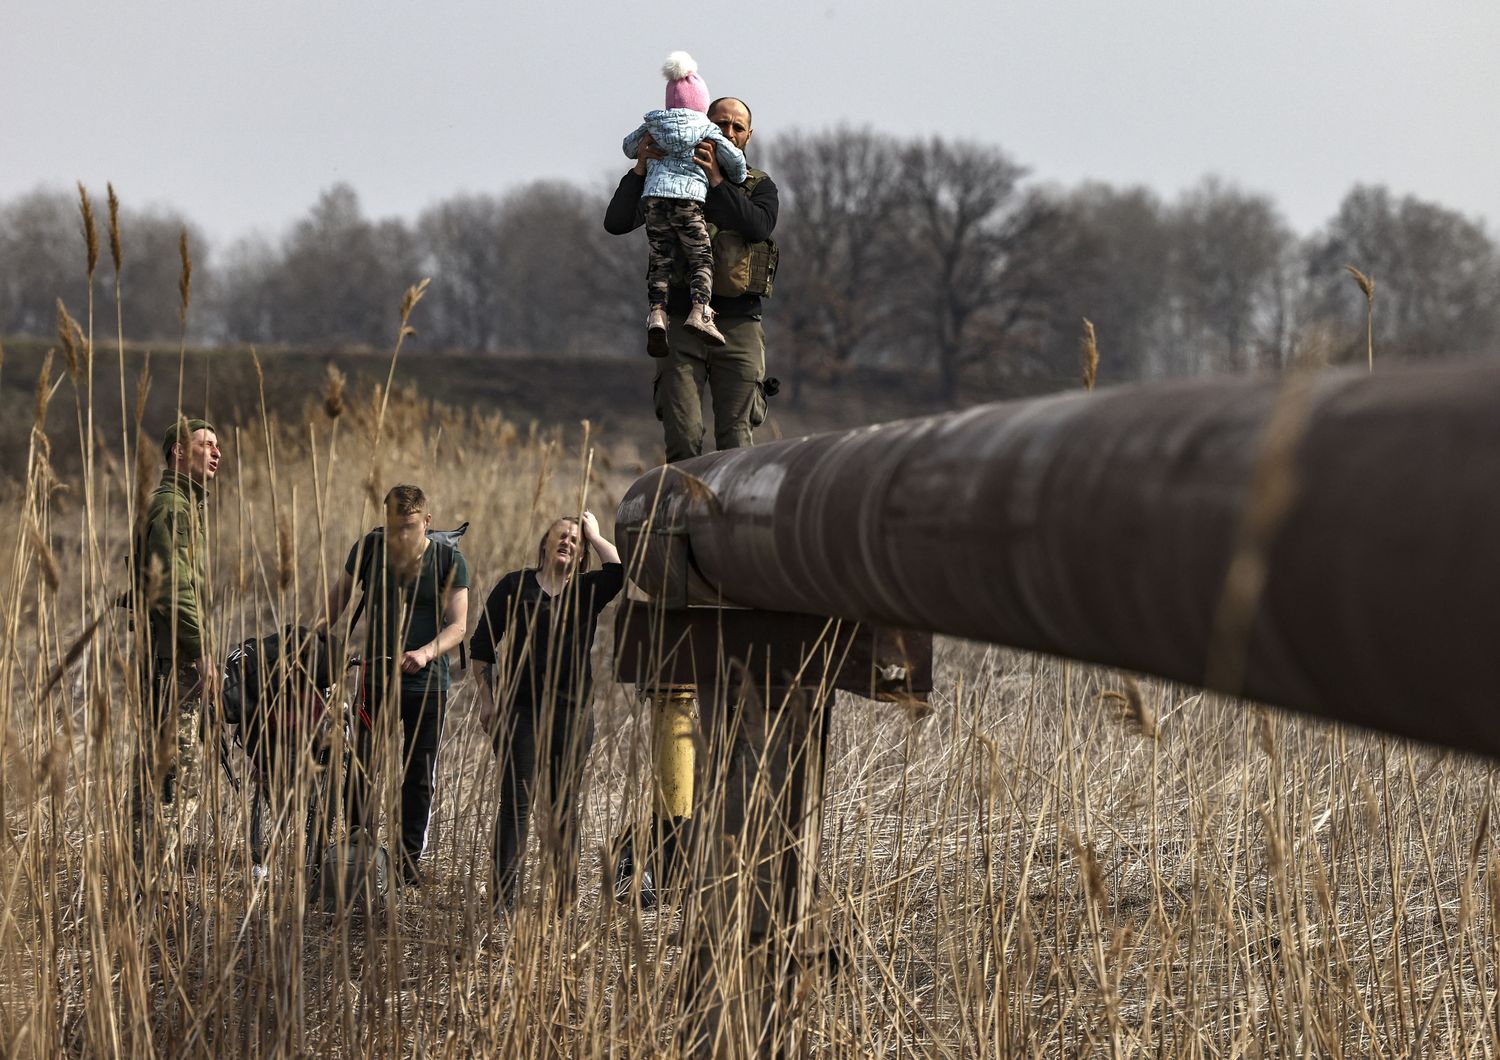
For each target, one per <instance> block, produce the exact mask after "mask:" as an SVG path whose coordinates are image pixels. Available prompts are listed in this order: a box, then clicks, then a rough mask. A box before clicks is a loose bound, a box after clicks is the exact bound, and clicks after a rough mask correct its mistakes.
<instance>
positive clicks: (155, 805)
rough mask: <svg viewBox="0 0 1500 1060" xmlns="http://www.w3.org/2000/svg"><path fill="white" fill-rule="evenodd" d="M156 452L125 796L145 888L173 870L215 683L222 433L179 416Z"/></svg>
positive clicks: (138, 573)
mask: <svg viewBox="0 0 1500 1060" xmlns="http://www.w3.org/2000/svg"><path fill="white" fill-rule="evenodd" d="M162 455H163V456H164V457H165V458H166V461H167V466H166V468H165V469H164V470H163V471H162V475H161V482H160V483H159V484H158V485H157V487H156V490H155V492H153V493H152V495H151V502H150V505H149V506H148V507H147V509H146V512H145V513H144V515H143V517H142V520H141V524H140V533H139V535H138V537H137V539H136V549H135V570H134V578H133V592H134V600H133V601H132V604H133V610H134V613H135V615H136V616H137V619H138V620H142V624H143V629H142V632H144V633H145V637H144V638H143V640H142V642H141V646H142V648H143V649H144V650H143V651H142V652H141V656H140V658H139V659H138V660H137V668H138V674H139V678H140V681H141V700H142V705H143V706H144V708H145V716H144V718H143V719H142V721H143V724H142V727H141V733H140V747H139V750H138V752H137V755H136V767H135V775H134V778H133V783H132V790H131V811H132V820H133V822H134V825H135V828H134V832H135V835H134V842H135V855H136V864H137V865H138V866H139V867H140V868H141V869H142V870H143V872H144V875H145V879H144V880H143V882H149V881H150V880H151V879H153V878H156V879H160V880H170V879H171V878H172V877H173V875H174V874H175V871H176V869H177V868H178V865H177V862H178V861H179V858H178V851H179V850H180V849H181V838H182V826H183V825H184V824H185V823H186V822H187V821H188V820H190V819H191V818H192V817H193V816H195V814H196V810H197V800H198V794H199V789H200V784H201V780H202V761H203V753H202V745H203V740H202V716H201V714H200V709H201V704H202V703H204V702H206V701H207V702H211V701H212V700H213V698H214V697H215V695H216V694H217V691H218V687H219V683H220V670H219V667H218V666H217V665H216V664H215V663H214V661H213V658H212V655H211V652H210V648H209V639H208V636H207V630H206V621H205V620H206V612H207V589H208V535H207V524H206V522H205V519H204V498H205V496H206V495H207V492H208V483H209V482H211V481H212V480H213V477H214V474H215V473H216V472H217V471H218V468H219V459H220V456H221V452H220V449H219V440H218V436H217V434H216V433H215V432H214V429H213V427H212V426H210V425H209V424H208V423H207V422H205V421H203V420H179V421H178V422H177V423H176V424H174V425H173V426H172V427H170V428H168V429H167V432H166V434H165V435H164V436H163V438H162ZM159 818H161V820H159ZM169 822H170V823H171V824H172V825H173V827H168V828H162V827H161V825H162V824H167V823H169ZM148 866H150V870H149V871H148V870H147V867H148Z"/></svg>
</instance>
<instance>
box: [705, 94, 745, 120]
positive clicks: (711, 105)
mask: <svg viewBox="0 0 1500 1060" xmlns="http://www.w3.org/2000/svg"><path fill="white" fill-rule="evenodd" d="M730 99H732V100H734V101H735V102H736V103H738V104H739V105H740V106H742V107H744V108H745V121H746V122H748V123H749V124H750V125H751V126H752V127H753V126H754V125H755V115H754V114H752V113H751V112H750V104H748V103H746V102H745V101H744V100H743V99H741V98H740V97H739V96H720V97H719V98H718V99H716V100H714V101H713V102H712V103H710V104H709V105H708V109H709V110H713V109H714V108H715V107H717V106H718V105H719V104H720V103H723V102H724V101H725V100H730Z"/></svg>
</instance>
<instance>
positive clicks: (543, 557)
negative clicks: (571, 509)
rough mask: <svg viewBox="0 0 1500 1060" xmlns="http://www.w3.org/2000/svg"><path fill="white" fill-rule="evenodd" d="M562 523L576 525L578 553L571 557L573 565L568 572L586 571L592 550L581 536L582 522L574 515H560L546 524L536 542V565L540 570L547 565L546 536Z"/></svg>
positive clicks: (549, 535) (582, 572)
mask: <svg viewBox="0 0 1500 1060" xmlns="http://www.w3.org/2000/svg"><path fill="white" fill-rule="evenodd" d="M563 523H572V524H573V525H574V526H576V527H578V553H577V555H575V556H574V557H573V567H572V569H571V570H569V571H568V573H569V574H586V573H588V569H589V564H590V563H591V562H592V561H593V558H594V550H593V549H591V548H589V539H588V538H586V537H584V536H583V524H582V523H580V522H579V521H578V517H577V516H576V515H562V516H559V517H558V518H556V519H554V520H552V521H551V522H550V523H548V524H547V529H546V530H544V531H542V539H541V540H540V541H538V542H537V543H536V567H537V570H541V569H542V568H543V567H545V566H546V565H547V538H549V537H551V536H552V531H554V530H556V529H557V528H558V527H559V526H561V525H562V524H563Z"/></svg>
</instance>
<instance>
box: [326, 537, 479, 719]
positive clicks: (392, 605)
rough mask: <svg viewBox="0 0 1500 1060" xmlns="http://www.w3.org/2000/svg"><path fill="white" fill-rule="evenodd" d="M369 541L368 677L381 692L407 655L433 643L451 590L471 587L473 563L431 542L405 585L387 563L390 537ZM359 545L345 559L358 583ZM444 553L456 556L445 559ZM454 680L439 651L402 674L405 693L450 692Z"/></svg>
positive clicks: (366, 564) (376, 691)
mask: <svg viewBox="0 0 1500 1060" xmlns="http://www.w3.org/2000/svg"><path fill="white" fill-rule="evenodd" d="M365 542H366V543H365V548H366V549H367V550H369V552H370V555H368V556H366V557H364V558H363V566H364V569H365V570H366V571H368V572H369V584H368V585H364V586H363V588H364V590H365V599H366V600H367V601H368V604H367V606H366V608H365V647H364V657H365V675H366V683H367V685H368V686H369V691H370V692H371V693H372V694H374V695H378V694H380V693H381V691H382V690H383V689H384V688H385V684H386V679H387V678H388V676H389V675H390V674H391V673H392V672H393V671H394V669H395V668H396V667H398V666H399V665H400V662H401V656H402V655H403V654H404V653H406V652H409V651H415V650H416V649H417V648H420V647H422V645H424V644H430V643H431V642H432V641H433V640H434V639H435V638H436V637H437V635H438V631H439V630H441V629H442V628H443V598H444V596H445V595H446V590H447V589H467V588H468V587H469V565H468V563H466V562H465V561H464V554H463V553H462V552H460V551H458V550H457V549H455V548H452V547H451V546H449V545H444V544H441V543H440V542H437V541H429V542H428V543H427V548H426V550H425V551H424V552H423V553H422V565H421V567H420V568H419V569H418V571H417V576H416V578H415V580H412V581H408V582H405V583H404V584H403V583H402V582H401V581H400V580H399V579H397V578H395V577H393V576H392V575H391V572H390V569H389V568H388V567H387V566H386V562H385V537H384V536H383V535H380V534H374V535H371V536H369V537H367V538H366V539H365ZM360 544H361V543H356V544H355V546H354V547H353V548H352V549H350V550H349V558H348V560H346V561H345V563H344V570H346V571H348V572H349V573H350V574H351V575H353V576H354V580H355V583H356V585H358V584H359V583H360V577H359V573H358V568H357V567H356V563H358V562H360V560H361V556H360ZM444 553H446V557H451V559H450V558H445V557H443V556H442V554H444ZM440 558H441V559H442V564H441V566H440V564H439V560H440ZM440 573H441V574H442V575H443V576H444V577H445V578H446V579H447V586H446V588H445V587H444V586H443V585H442V584H441V583H440V582H439V580H438V579H439V574H440ZM452 683H453V682H452V678H451V677H450V676H449V672H448V657H447V656H446V655H439V656H438V657H437V658H436V659H434V660H432V662H430V663H428V664H427V665H426V666H425V667H423V668H422V669H421V670H418V671H417V672H416V673H414V674H402V675H401V691H402V692H403V693H407V692H415V693H430V692H446V691H447V690H448V686H449V685H451V684H452Z"/></svg>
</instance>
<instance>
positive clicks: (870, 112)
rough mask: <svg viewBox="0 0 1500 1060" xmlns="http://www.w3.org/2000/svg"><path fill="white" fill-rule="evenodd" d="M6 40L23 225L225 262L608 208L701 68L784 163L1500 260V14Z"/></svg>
mask: <svg viewBox="0 0 1500 1060" xmlns="http://www.w3.org/2000/svg"><path fill="white" fill-rule="evenodd" d="M694 11H696V12H697V14H696V16H694V15H692V12H694ZM0 15H3V18H0V33H3V38H0V39H3V56H0V100H3V105H0V201H3V200H6V199H10V198H12V197H14V196H15V195H17V194H18V193H21V192H24V191H27V190H30V189H31V188H34V187H36V186H38V185H52V186H65V187H71V185H72V182H73V181H75V180H80V179H81V180H83V181H84V182H85V183H86V184H88V185H89V187H90V188H91V189H95V190H97V191H98V192H99V194H100V195H101V196H102V194H103V188H104V183H105V181H107V180H112V181H114V183H115V187H116V189H117V190H118V191H119V193H120V195H121V197H122V199H123V200H125V201H126V202H127V203H128V204H132V205H151V204H160V205H172V206H176V207H178V208H179V209H181V210H183V211H184V212H186V213H187V214H188V215H189V216H190V217H192V218H193V219H194V220H196V221H197V222H198V223H200V224H201V225H203V226H204V228H205V229H206V230H207V231H208V232H209V233H210V235H211V236H213V237H214V238H216V239H218V240H225V239H228V238H231V237H233V236H236V235H240V234H243V233H246V232H249V231H253V230H259V231H261V232H264V233H265V234H267V235H273V236H274V235H275V234H277V233H279V232H280V231H281V230H282V229H283V227H284V226H285V225H286V224H287V223H288V222H289V221H291V220H292V219H294V218H295V217H297V216H298V215H300V214H302V213H303V212H304V211H306V209H307V208H308V207H309V205H311V203H312V202H313V201H314V199H315V197H316V195H317V193H318V191H319V190H320V189H322V188H325V187H327V186H329V185H330V184H332V183H334V182H336V181H348V182H349V183H350V184H352V185H353V186H354V187H355V188H356V189H357V190H358V191H359V193H360V196H361V198H362V201H363V203H364V206H365V209H366V211H367V213H369V214H370V215H371V216H375V217H384V216H390V215H399V216H403V217H407V218H412V217H415V216H416V214H417V213H418V212H420V210H421V209H422V208H423V207H424V206H426V205H428V204H430V203H432V202H434V201H436V200H438V199H441V198H444V197H446V196H448V195H451V194H453V193H454V192H457V191H461V190H463V191H501V190H504V189H507V188H510V187H514V186H516V185H517V184H520V183H522V182H524V181H527V180H532V179H535V178H539V177H563V178H568V179H571V180H575V181H579V182H583V183H586V184H590V185H594V186H600V187H603V186H605V185H606V184H607V183H612V182H613V180H614V179H615V178H616V177H617V176H618V174H619V173H620V172H622V171H623V169H624V160H623V157H622V156H621V155H620V154H619V142H620V140H621V138H622V137H623V136H624V134H625V133H627V132H629V131H630V130H631V129H633V128H634V127H635V126H636V124H638V122H639V120H640V116H641V114H642V112H644V111H645V110H647V109H650V108H652V107H656V106H660V105H661V100H662V95H663V89H664V82H663V81H662V79H661V76H660V73H659V67H660V64H661V61H662V59H663V58H665V56H666V54H667V53H668V52H669V51H671V50H673V49H677V48H682V49H686V50H688V51H690V52H691V53H692V54H693V55H694V56H695V57H696V58H697V59H698V61H699V64H700V66H701V69H702V72H703V76H704V78H705V80H706V81H707V82H708V87H709V90H710V92H712V93H713V94H715V95H721V94H733V95H739V96H742V97H743V98H745V99H746V100H747V101H749V103H750V104H751V106H752V107H753V109H754V113H755V128H756V131H757V133H759V134H762V135H763V136H764V137H765V138H766V139H768V140H769V139H771V138H773V137H774V136H775V134H776V133H777V132H778V131H781V130H785V129H788V128H793V127H795V128H799V129H806V130H813V129H820V128H826V127H831V126H835V125H838V124H840V123H844V124H850V125H855V126H863V125H868V126H870V127H873V128H875V129H878V130H880V131H883V132H889V133H894V134H898V135H913V134H927V133H941V134H943V135H946V136H954V137H969V138H972V139H975V140H979V141H984V142H987V143H992V144H996V145H998V146H1000V147H1002V148H1004V149H1005V150H1006V151H1008V152H1009V153H1010V154H1011V155H1012V157H1013V158H1014V159H1015V160H1016V161H1018V162H1020V163H1022V164H1023V165H1025V166H1027V167H1029V169H1030V170H1031V172H1032V174H1033V175H1034V176H1035V177H1036V178H1037V179H1040V180H1045V181H1049V182H1056V183H1060V184H1063V185H1072V184H1075V183H1077V182H1079V181H1082V180H1085V179H1090V178H1092V179H1098V180H1103V181H1107V182H1109V183H1112V184H1116V185H1125V184H1135V183H1140V184H1146V185H1149V186H1150V187H1152V188H1155V189H1156V190H1157V191H1159V192H1160V193H1162V194H1163V195H1164V196H1166V197H1171V196H1173V195H1175V194H1176V193H1177V192H1178V191H1180V190H1181V189H1182V188H1184V187H1186V186H1188V185H1191V184H1193V183H1195V182H1196V181H1197V180H1198V179H1199V178H1200V177H1202V176H1203V175H1204V174H1206V173H1216V174H1219V175H1221V176H1223V177H1226V178H1228V179H1229V180H1231V181H1233V182H1234V183H1236V184H1238V185H1240V186H1241V187H1244V188H1247V189H1250V190H1254V191H1261V192H1265V193H1268V194H1270V195H1271V196H1272V197H1273V198H1274V199H1275V201H1276V202H1277V203H1278V204H1279V206H1280V207H1281V208H1282V210H1283V211H1284V213H1285V215H1286V217H1287V219H1288V220H1289V221H1290V222H1291V224H1292V225H1293V226H1294V227H1295V228H1296V229H1297V230H1299V231H1301V232H1303V233H1306V232H1309V231H1311V230H1313V229H1314V228H1316V227H1317V226H1318V225H1320V224H1321V223H1323V222H1324V221H1325V220H1327V219H1328V218H1329V217H1330V216H1331V215H1332V213H1333V212H1334V210H1335V209H1336V207H1337V205H1338V202H1339V200H1340V198H1341V197H1342V196H1343V194H1344V193H1345V192H1346V191H1347V190H1348V189H1349V187H1350V186H1351V185H1352V184H1354V183H1355V182H1366V183H1373V182H1378V183H1384V184H1387V185H1389V186H1390V187H1391V188H1392V189H1394V190H1395V191H1397V192H1399V193H1407V192H1410V193H1414V194H1417V195H1419V196H1421V197H1423V198H1426V199H1431V200H1435V201H1437V202H1440V203H1442V204H1444V205H1447V206H1450V207H1453V208H1455V209H1458V210H1460V211H1462V212H1464V213H1465V214H1468V215H1471V216H1478V217H1482V218H1484V219H1485V221H1486V224H1487V227H1488V229H1489V231H1490V233H1491V234H1492V235H1495V234H1496V227H1497V222H1500V87H1497V85H1496V77H1495V73H1496V70H1497V67H1500V62H1497V59H1496V56H1497V54H1500V0H1427V2H1424V3H1421V4H1418V3H1413V2H1407V0H1380V2H1371V0H1363V2H1356V0H1270V2H1256V0H1249V2H1242V3H1234V2H1229V0H1223V2H1218V0H1026V2H1011V0H986V2H981V0H922V2H908V3H894V2H891V0H870V2H868V3H850V2H841V0H833V2H818V0H809V2H806V3H791V2H783V0H752V2H742V3H734V4H713V5H708V4H702V5H683V4H671V5H665V4H653V3H634V4H630V3H618V2H614V3H607V2H603V0H573V2H541V3H537V2H527V3H523V4H514V3H505V2H503V0H499V2H497V0H425V2H422V3H416V2H394V0H363V2H354V0H190V2H188V0H125V2H115V3H111V4H98V3H86V2H84V0H4V2H3V7H0ZM754 146H755V145H754V144H753V143H752V144H751V153H752V155H753V153H754ZM773 175H774V174H773Z"/></svg>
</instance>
